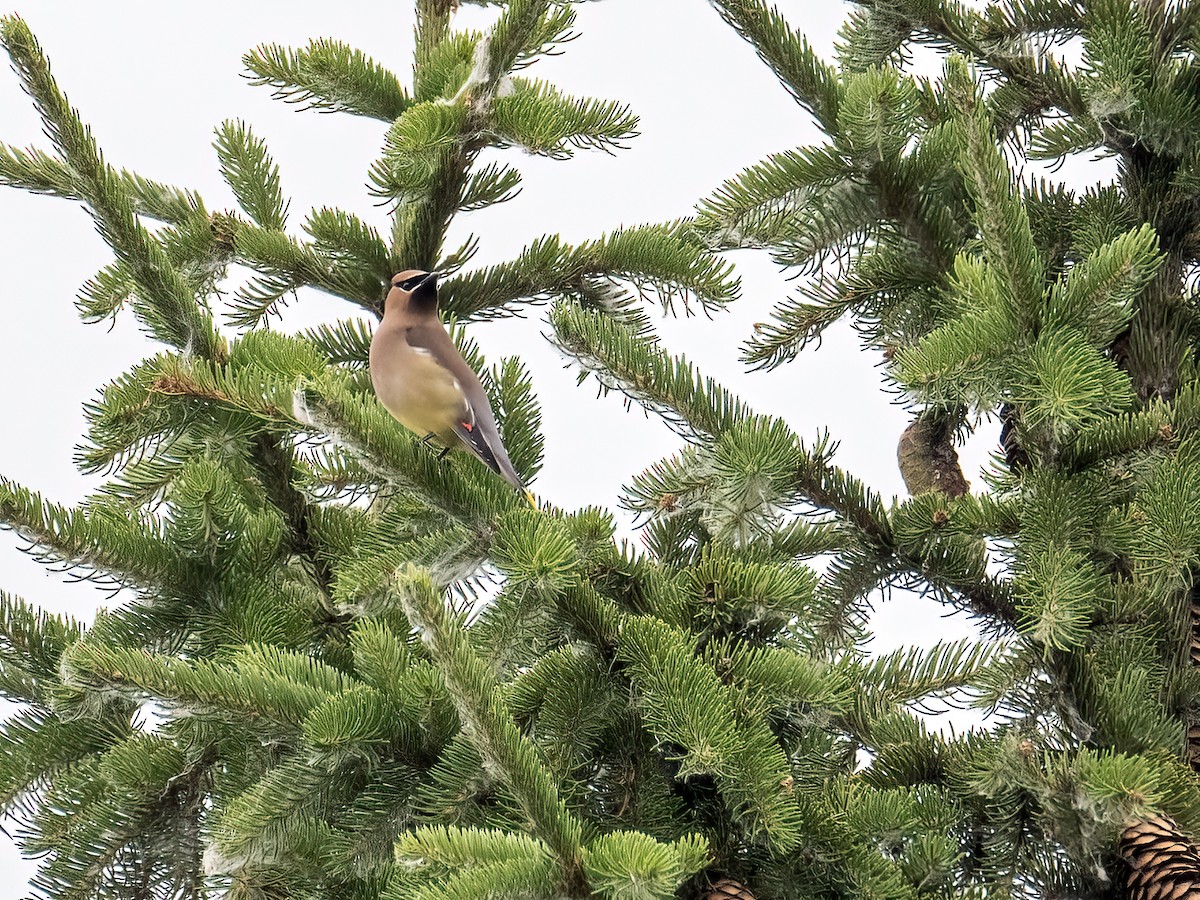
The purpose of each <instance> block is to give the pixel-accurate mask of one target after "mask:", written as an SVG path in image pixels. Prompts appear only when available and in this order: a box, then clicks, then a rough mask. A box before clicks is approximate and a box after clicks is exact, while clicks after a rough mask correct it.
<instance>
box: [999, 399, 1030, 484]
mask: <svg viewBox="0 0 1200 900" xmlns="http://www.w3.org/2000/svg"><path fill="white" fill-rule="evenodd" d="M1019 417H1020V413H1018V412H1017V408H1016V407H1015V406H1013V405H1012V404H1011V403H1005V404H1004V405H1003V406H1001V407H1000V447H1001V449H1002V450H1004V461H1005V462H1006V463H1008V470H1009V471H1010V472H1012V473H1013V474H1014V475H1019V474H1021V471H1022V470H1023V469H1027V468H1029V454H1028V453H1026V452H1025V448H1024V447H1022V446H1021V439H1020V438H1018V437H1017V420H1018V418H1019Z"/></svg>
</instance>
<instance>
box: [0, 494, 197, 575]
mask: <svg viewBox="0 0 1200 900" xmlns="http://www.w3.org/2000/svg"><path fill="white" fill-rule="evenodd" d="M0 526H2V527H5V528H10V529H12V530H13V531H15V532H16V533H17V534H18V535H20V536H21V537H22V538H24V539H25V540H28V541H29V542H30V543H31V544H33V546H34V547H35V548H36V549H35V550H34V551H33V552H34V554H35V556H37V557H38V558H40V559H42V560H43V561H46V562H59V563H63V564H65V566H66V567H67V568H68V569H76V570H78V571H79V572H80V573H81V574H83V576H84V577H98V578H100V579H102V580H103V579H112V580H113V581H116V582H117V583H119V584H130V585H134V586H139V587H145V588H154V589H158V590H162V591H165V592H166V593H168V594H171V595H179V594H180V592H185V594H184V595H186V592H187V590H188V585H192V584H195V583H197V582H198V581H199V578H198V574H197V572H196V570H195V568H194V564H193V563H192V562H190V561H188V560H187V559H186V558H185V556H184V554H182V553H181V552H180V551H179V550H178V549H177V548H176V547H174V546H172V545H171V543H170V542H169V541H168V540H167V537H166V535H165V533H164V530H163V528H162V525H161V523H159V522H158V521H156V520H153V519H147V518H144V517H140V516H137V515H135V514H134V513H133V511H132V510H131V509H129V508H128V507H125V506H124V505H123V504H117V503H105V502H103V501H93V502H92V503H90V504H88V505H87V506H85V507H82V508H79V509H70V508H68V507H65V506H59V505H58V504H55V503H50V502H48V501H46V500H43V499H42V497H41V495H40V494H37V493H35V492H33V491H30V490H28V489H27V488H24V487H21V486H20V485H17V484H14V483H13V482H11V481H9V480H7V479H0Z"/></svg>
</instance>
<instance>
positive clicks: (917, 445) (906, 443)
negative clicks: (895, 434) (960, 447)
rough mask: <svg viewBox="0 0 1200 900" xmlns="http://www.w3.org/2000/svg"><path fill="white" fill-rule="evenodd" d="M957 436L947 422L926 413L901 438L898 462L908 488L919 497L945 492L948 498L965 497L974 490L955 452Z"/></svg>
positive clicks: (898, 447)
mask: <svg viewBox="0 0 1200 900" xmlns="http://www.w3.org/2000/svg"><path fill="white" fill-rule="evenodd" d="M953 437H954V435H953V432H952V430H951V428H950V426H949V424H948V423H947V422H946V421H945V419H944V418H942V417H939V416H936V415H933V414H930V413H922V414H921V415H919V416H917V418H916V419H915V420H914V421H913V423H912V424H911V425H909V426H908V427H907V428H905V429H904V433H903V434H902V435H900V443H899V445H898V446H897V447H896V461H897V462H898V463H899V464H900V474H901V476H903V478H904V486H905V487H906V488H908V492H909V493H910V494H912V495H913V496H914V497H916V496H917V495H919V494H928V493H929V492H931V491H941V492H942V493H943V494H945V495H946V496H947V497H951V498H953V497H961V496H962V495H963V494H965V493H966V492H967V491H968V490H969V489H970V487H971V485H970V483H968V481H967V479H966V478H964V477H963V473H962V468H961V467H960V466H959V464H958V451H957V450H955V449H954V444H953V443H952V438H953Z"/></svg>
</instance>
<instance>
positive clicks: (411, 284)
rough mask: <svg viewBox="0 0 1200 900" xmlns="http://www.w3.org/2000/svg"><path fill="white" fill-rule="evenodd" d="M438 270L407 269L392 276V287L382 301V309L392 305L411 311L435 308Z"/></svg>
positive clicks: (389, 307)
mask: <svg viewBox="0 0 1200 900" xmlns="http://www.w3.org/2000/svg"><path fill="white" fill-rule="evenodd" d="M440 274H441V273H440V272H423V271H421V270H420V269H407V270H406V271H404V272H401V273H399V274H398V275H394V276H392V287H391V289H390V290H389V291H388V294H387V297H386V298H385V299H384V301H383V311H384V314H385V315H386V313H387V311H388V310H389V309H391V308H393V307H395V308H396V309H397V311H400V310H410V311H412V312H426V311H428V312H434V311H435V310H436V309H437V280H438V276H439V275H440Z"/></svg>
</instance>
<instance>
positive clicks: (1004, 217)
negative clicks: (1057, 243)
mask: <svg viewBox="0 0 1200 900" xmlns="http://www.w3.org/2000/svg"><path fill="white" fill-rule="evenodd" d="M962 137H963V155H962V158H961V161H960V163H959V165H960V168H961V170H962V173H963V177H964V178H965V179H966V182H967V185H968V188H969V190H970V191H971V195H972V199H973V200H974V202H975V221H976V223H977V224H978V226H979V230H980V232H981V233H982V236H983V252H984V255H985V257H986V259H987V264H988V266H989V268H991V269H993V270H994V271H995V272H996V275H997V279H996V282H995V286H996V288H997V289H998V290H999V291H1000V293H1001V294H1002V296H1003V297H1004V298H1005V300H1006V301H1007V303H1008V305H1009V306H1010V307H1011V309H1012V311H1013V313H1014V314H1015V317H1016V318H1017V320H1018V322H1019V323H1020V325H1021V327H1022V328H1023V329H1025V330H1032V329H1033V328H1034V327H1035V326H1036V325H1037V324H1038V318H1039V317H1038V307H1039V306H1040V305H1041V300H1042V296H1043V293H1044V291H1043V272H1044V266H1045V262H1044V260H1042V258H1041V254H1040V253H1039V252H1038V250H1037V248H1036V247H1035V246H1034V242H1033V235H1032V233H1031V232H1030V229H1029V213H1028V211H1027V210H1026V208H1025V205H1024V204H1023V203H1021V202H1020V200H1019V199H1018V198H1017V196H1016V193H1015V191H1014V187H1013V177H1012V173H1011V172H1010V171H1009V169H1008V165H1007V163H1006V162H1005V161H1004V157H1003V156H1002V155H1001V153H1000V148H999V147H997V146H996V144H995V142H994V141H993V139H992V135H991V130H990V126H989V124H988V123H987V122H986V121H985V120H984V119H983V118H982V117H981V116H979V115H975V116H972V117H971V118H967V119H964V120H963V122H962Z"/></svg>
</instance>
